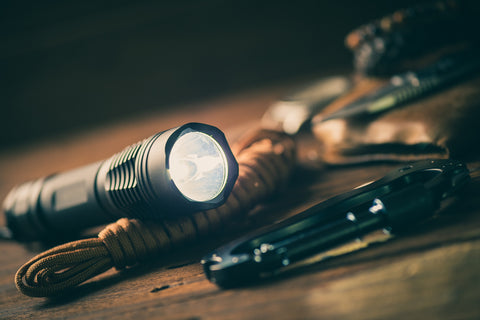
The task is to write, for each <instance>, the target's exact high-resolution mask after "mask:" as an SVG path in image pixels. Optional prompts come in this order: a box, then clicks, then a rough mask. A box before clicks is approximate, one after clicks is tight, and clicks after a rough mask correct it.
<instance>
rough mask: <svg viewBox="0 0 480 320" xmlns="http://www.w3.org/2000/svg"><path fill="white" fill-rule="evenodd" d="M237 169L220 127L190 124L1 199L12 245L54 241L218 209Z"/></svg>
mask: <svg viewBox="0 0 480 320" xmlns="http://www.w3.org/2000/svg"><path fill="white" fill-rule="evenodd" d="M237 176H238V164H237V162H236V161H235V158H234V156H233V154H232V152H231V150H230V147H229V146H228V143H227V140H226V139H225V136H224V134H223V133H222V132H221V131H220V130H219V129H217V128H215V127H212V126H209V125H206V124H201V123H188V124H185V125H183V126H180V127H177V128H173V129H170V130H167V131H164V132H160V133H157V134H155V135H153V136H151V137H149V138H147V139H145V140H143V141H141V142H138V143H136V144H133V145H131V146H129V147H127V148H125V149H124V150H123V151H121V152H119V153H117V154H115V155H113V156H112V157H111V158H109V159H107V160H104V161H100V162H97V163H94V164H90V165H87V166H84V167H81V168H78V169H74V170H71V171H67V172H64V173H59V174H54V175H51V176H48V177H45V178H41V179H38V180H35V181H30V182H26V183H23V184H21V185H19V186H17V187H15V188H14V189H13V190H12V191H10V193H9V194H8V195H7V197H6V198H5V201H4V203H3V209H4V212H5V216H6V221H7V226H8V229H10V231H11V233H12V237H13V238H14V239H17V240H37V239H45V238H51V237H52V236H57V235H59V234H70V233H72V232H78V231H80V230H82V229H85V228H88V227H93V226H97V225H101V224H105V223H109V222H111V221H114V220H116V219H118V218H121V217H129V218H137V219H142V220H159V219H164V218H172V217H178V216H181V215H188V214H191V213H193V212H196V211H202V210H208V209H212V208H215V207H218V206H220V205H221V204H223V203H224V202H225V201H226V199H227V197H228V195H229V194H230V192H231V191H232V188H233V185H234V183H235V180H236V178H237Z"/></svg>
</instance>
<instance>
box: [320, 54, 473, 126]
mask: <svg viewBox="0 0 480 320" xmlns="http://www.w3.org/2000/svg"><path fill="white" fill-rule="evenodd" d="M479 67H480V56H479V55H478V52H477V51H467V52H462V53H460V54H452V55H448V56H446V57H443V58H441V59H440V60H438V61H437V62H436V63H434V64H433V65H431V66H428V67H426V68H424V69H422V70H419V71H417V72H412V71H409V72H406V73H403V74H400V75H395V76H393V77H392V78H390V82H389V83H388V84H387V85H386V86H384V87H382V88H380V89H379V90H377V91H375V92H373V93H372V94H369V95H367V96H365V97H363V98H361V99H358V100H357V101H355V102H353V103H351V104H348V105H346V106H345V107H343V108H342V109H340V110H338V111H336V112H334V113H331V114H327V115H325V117H316V118H315V120H314V122H315V123H319V122H323V121H327V120H331V119H338V118H347V117H352V116H361V115H372V114H377V113H380V112H384V111H387V110H389V109H392V108H395V107H398V106H400V105H403V104H405V103H406V102H409V101H411V100H414V99H417V98H420V97H423V96H425V95H427V94H429V93H432V92H433V91H435V90H438V89H440V88H442V87H444V86H446V85H451V84H454V83H455V81H458V80H460V79H462V78H464V77H467V76H468V75H470V74H473V73H474V72H476V71H478V69H479Z"/></svg>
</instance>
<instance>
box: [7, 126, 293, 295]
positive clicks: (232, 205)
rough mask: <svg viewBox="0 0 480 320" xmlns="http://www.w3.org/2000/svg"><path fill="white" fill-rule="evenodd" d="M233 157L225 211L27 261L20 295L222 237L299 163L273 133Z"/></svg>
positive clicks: (123, 226)
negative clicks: (235, 167) (234, 176)
mask: <svg viewBox="0 0 480 320" xmlns="http://www.w3.org/2000/svg"><path fill="white" fill-rule="evenodd" d="M233 151H234V153H235V154H236V159H237V161H238V165H239V176H238V179H237V181H236V183H235V186H234V188H233V191H232V193H231V195H230V196H229V198H228V200H227V202H226V203H225V204H224V205H222V206H220V207H219V208H217V209H213V210H209V211H205V212H199V213H196V214H194V215H192V216H190V217H183V218H179V219H177V220H172V221H164V222H161V223H151V222H150V223H148V224H144V223H142V222H141V221H139V220H135V219H126V218H124V219H120V220H118V221H117V222H115V223H112V224H110V225H108V226H106V227H105V229H103V230H102V231H101V232H100V233H99V235H98V238H92V239H86V240H79V241H74V242H70V243H66V244H63V245H60V246H57V247H55V248H52V249H50V250H48V251H45V252H43V253H41V254H39V255H37V256H36V257H34V258H33V259H31V260H30V261H28V262H27V263H26V264H24V265H23V266H22V267H21V268H20V269H19V270H18V271H17V274H16V275H15V284H16V286H17V288H18V290H20V291H21V292H22V293H23V294H25V295H27V296H31V297H47V296H54V295H57V294H59V293H61V292H62V291H64V290H65V289H69V288H72V287H74V286H76V285H78V284H80V283H82V282H84V281H86V280H88V279H90V278H92V277H94V276H96V275H98V274H100V273H103V272H105V271H107V270H108V269H110V268H112V267H115V268H116V269H117V270H121V269H124V268H125V267H129V266H133V265H135V264H137V263H139V262H142V261H147V260H150V259H152V258H153V257H156V258H159V257H160V255H161V254H162V253H167V252H169V251H170V250H171V249H172V248H174V247H178V246H179V245H181V244H185V243H188V242H190V243H191V242H193V241H195V240H199V239H201V238H202V237H205V236H207V235H209V234H212V233H214V232H218V231H219V230H220V229H221V228H223V227H224V226H226V225H227V223H229V222H231V221H232V220H234V219H235V218H239V217H241V216H242V215H246V214H247V213H248V211H249V210H250V209H252V208H253V207H254V206H255V205H256V204H258V203H259V202H260V201H262V200H264V199H265V198H266V197H268V196H270V195H272V194H273V193H274V192H275V191H277V190H278V188H279V187H281V186H282V185H285V183H286V182H287V180H288V177H289V176H290V173H291V171H292V168H293V166H294V163H295V147H294V143H293V141H292V140H291V139H290V138H287V137H285V136H284V135H281V134H277V133H273V132H267V131H259V132H257V133H256V134H255V135H252V136H250V137H248V138H245V139H243V140H242V141H240V142H239V143H237V145H236V146H234V148H233Z"/></svg>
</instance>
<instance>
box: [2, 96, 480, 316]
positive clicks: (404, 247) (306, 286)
mask: <svg viewBox="0 0 480 320" xmlns="http://www.w3.org/2000/svg"><path fill="white" fill-rule="evenodd" d="M284 90H285V88H267V89H264V90H258V91H256V92H247V93H244V94H239V95H235V96H229V97H225V98H222V99H217V100H213V101H208V102H205V103H198V104H193V105H188V106H179V107H178V108H176V109H175V110H176V111H175V112H171V113H168V114H164V113H155V112H152V113H150V114H148V115H146V116H143V117H138V118H132V119H131V120H130V121H128V122H123V123H118V124H115V125H110V126H108V127H100V128H96V129H92V130H89V131H88V132H84V133H82V134H77V135H75V136H64V137H59V138H58V139H55V140H52V141H47V142H44V143H42V144H36V145H31V146H29V147H24V148H21V149H11V150H6V151H4V152H3V153H2V154H0V198H2V199H3V197H4V196H5V195H6V193H7V192H8V191H9V190H10V188H12V187H13V186H14V185H15V184H18V183H21V182H22V181H26V180H28V179H33V178H37V177H40V176H43V175H47V174H50V173H53V172H56V171H61V170H67V169H70V168H73V167H75V166H78V165H82V164H86V163H89V162H91V161H96V160H100V159H102V158H106V157H108V156H110V155H111V154H113V153H114V152H116V151H118V150H120V149H121V148H122V147H124V146H126V145H128V144H130V143H133V142H136V141H137V140H140V139H142V138H144V137H147V136H149V135H151V134H153V133H155V132H157V131H160V130H162V129H166V128H169V127H173V126H176V125H179V124H182V123H184V122H189V121H197V122H206V123H209V124H212V125H216V126H218V127H220V128H221V129H222V130H224V131H225V132H226V134H227V137H228V138H229V139H230V140H231V141H233V140H235V139H236V138H237V137H238V136H239V135H240V134H241V133H243V132H244V131H245V130H248V129H249V128H252V127H254V126H256V125H257V123H258V119H259V118H260V116H261V115H262V113H263V112H264V110H265V109H266V107H268V105H269V104H270V103H271V102H272V101H274V100H275V99H276V98H278V97H279V95H281V94H282V93H283V92H284ZM473 165H475V164H473ZM391 168H392V165H385V164H384V165H376V166H374V165H369V166H363V167H359V166H351V167H345V168H335V169H334V168H330V169H328V170H327V169H323V170H320V171H315V172H298V173H297V175H296V176H295V177H294V178H293V179H292V183H291V187H290V188H289V189H287V190H286V191H285V192H284V193H283V194H282V195H280V196H278V197H276V198H274V199H271V200H270V201H269V202H268V203H266V204H264V205H263V206H261V207H260V208H258V209H257V210H256V211H255V214H253V215H252V217H251V219H252V221H254V222H258V224H261V223H262V222H263V223H264V222H265V221H273V220H275V219H279V218H281V217H285V216H288V215H291V214H295V213H297V212H299V211H301V210H302V209H305V208H307V207H308V206H309V205H311V204H313V203H315V202H317V201H320V200H322V199H325V198H328V197H330V196H333V195H335V194H338V193H340V192H343V191H347V190H349V189H350V188H352V187H355V186H356V185H359V184H361V183H364V182H367V181H369V180H372V179H376V178H380V177H381V176H383V175H384V174H385V173H387V172H388V171H389V170H390V169H391ZM479 190H480V182H479V181H477V180H474V181H473V182H472V183H471V184H470V185H469V186H468V188H466V189H465V191H464V194H463V195H462V197H461V198H460V199H459V201H457V202H456V203H455V204H454V205H453V206H451V207H449V208H447V209H446V210H444V211H442V212H441V213H439V214H438V216H436V217H435V219H433V220H430V221H428V222H426V223H423V224H421V225H418V226H414V227H412V229H411V230H410V231H409V232H408V233H407V234H405V235H402V236H398V237H395V238H393V239H390V240H389V241H387V242H385V243H379V244H373V245H371V246H369V247H368V248H366V249H363V250H359V251H356V252H352V253H349V254H346V255H343V256H340V257H337V258H334V259H329V260H326V261H323V262H316V263H312V264H309V265H304V266H301V267H299V268H296V269H293V270H291V271H289V272H287V273H285V274H282V275H281V276H279V277H276V278H274V279H269V280H265V281H262V282H260V283H256V284H254V285H250V286H246V287H242V288H239V289H233V290H222V289H219V288H218V287H216V286H215V285H213V284H211V283H210V282H209V281H208V280H207V279H206V278H205V276H204V274H203V270H202V267H201V265H200V263H199V260H200V258H201V257H202V255H204V254H206V253H208V252H209V251H210V250H212V249H214V248H215V246H217V245H219V244H221V243H222V242H224V241H226V240H228V239H230V238H232V237H234V236H235V235H236V234H225V235H224V236H221V237H218V238H215V239H207V240H206V241H205V242H204V243H199V244H195V245H194V246H191V247H188V248H184V250H178V251H177V252H175V253H173V254H172V255H171V256H168V257H164V258H162V260H161V261H152V262H151V263H149V264H148V265H142V266H138V267H134V268H131V269H128V270H125V271H123V272H116V271H114V270H110V271H109V272H107V273H106V274H103V275H101V276H98V277H96V278H94V279H93V280H92V281H89V282H87V283H85V284H83V285H82V286H80V287H79V288H77V290H75V291H73V292H70V293H68V294H65V295H63V296H61V297H57V298H54V299H46V298H29V297H26V296H23V295H22V294H20V293H19V292H18V291H17V290H16V288H15V286H14V283H13V276H14V274H15V271H16V270H17V269H18V267H19V266H20V265H21V264H23V263H24V262H26V261H27V260H28V259H29V258H30V257H32V256H33V255H34V254H35V253H37V252H39V251H40V250H41V248H39V246H35V245H29V246H26V245H22V244H18V243H15V242H9V241H2V242H0V248H1V249H0V250H1V254H0V318H1V319H478V318H480V304H479V301H480V289H479V284H480V271H479V270H480V198H479V197H478V191H479ZM2 219H3V218H2ZM2 223H4V221H2ZM238 233H239V231H237V234H238Z"/></svg>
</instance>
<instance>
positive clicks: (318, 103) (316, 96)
mask: <svg viewBox="0 0 480 320" xmlns="http://www.w3.org/2000/svg"><path fill="white" fill-rule="evenodd" d="M350 87H351V80H350V78H348V77H343V76H335V77H327V78H322V79H320V80H318V81H316V82H314V83H313V84H310V85H308V86H307V87H304V88H303V89H300V90H298V91H295V92H294V93H293V94H291V95H288V96H286V97H285V98H283V99H281V100H280V101H278V102H276V103H274V104H273V105H272V106H270V108H269V109H268V110H267V111H266V112H265V114H264V116H263V118H262V127H263V128H265V129H271V130H277V131H283V132H285V133H288V134H290V135H293V134H296V133H297V132H298V131H299V130H300V129H301V128H302V126H303V125H304V124H306V123H308V122H309V120H310V119H311V118H312V117H313V116H314V115H315V114H316V113H317V112H319V111H320V110H322V109H323V108H324V107H326V106H327V105H328V104H329V103H330V102H332V101H333V100H335V99H336V98H337V97H339V96H340V95H342V94H343V93H345V92H346V91H347V90H348V89H350Z"/></svg>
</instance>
